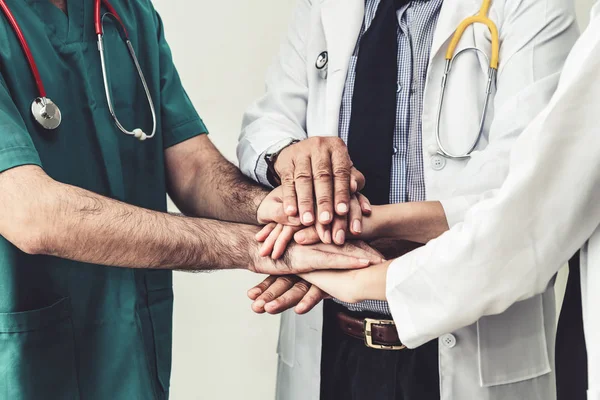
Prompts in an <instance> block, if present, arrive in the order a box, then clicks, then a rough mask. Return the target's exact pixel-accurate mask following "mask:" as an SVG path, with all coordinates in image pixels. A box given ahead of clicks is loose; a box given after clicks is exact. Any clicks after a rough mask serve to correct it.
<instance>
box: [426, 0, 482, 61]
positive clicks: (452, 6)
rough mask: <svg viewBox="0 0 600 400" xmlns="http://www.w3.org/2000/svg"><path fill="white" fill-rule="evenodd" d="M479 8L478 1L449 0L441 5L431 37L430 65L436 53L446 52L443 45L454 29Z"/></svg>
mask: <svg viewBox="0 0 600 400" xmlns="http://www.w3.org/2000/svg"><path fill="white" fill-rule="evenodd" d="M480 6H481V4H480V3H479V1H478V0H451V1H444V2H443V3H442V9H441V11H440V16H439V18H438V22H437V27H436V29H435V33H434V35H433V43H432V45H431V55H430V63H431V60H433V58H434V57H435V56H436V55H437V53H438V52H440V51H444V52H446V46H444V43H446V42H448V40H449V39H450V38H451V37H452V35H454V32H455V31H456V28H457V27H458V25H459V24H460V23H461V22H462V20H463V19H465V18H467V17H470V16H472V15H475V14H477V12H478V11H479V8H480ZM444 55H445V54H444Z"/></svg>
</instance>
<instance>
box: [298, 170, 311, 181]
mask: <svg viewBox="0 0 600 400" xmlns="http://www.w3.org/2000/svg"><path fill="white" fill-rule="evenodd" d="M294 180H295V181H296V182H307V181H310V180H312V176H311V174H310V172H309V171H306V170H302V171H296V173H295V175H294Z"/></svg>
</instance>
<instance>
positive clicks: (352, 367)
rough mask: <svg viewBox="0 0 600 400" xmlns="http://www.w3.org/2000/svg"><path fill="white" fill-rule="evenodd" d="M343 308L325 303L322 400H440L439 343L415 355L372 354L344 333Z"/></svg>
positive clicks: (379, 351)
mask: <svg viewBox="0 0 600 400" xmlns="http://www.w3.org/2000/svg"><path fill="white" fill-rule="evenodd" d="M340 309H342V308H341V306H339V305H337V304H335V303H333V302H332V301H326V302H325V314H324V322H323V351H322V360H321V400H439V398H440V391H439V386H440V385H439V372H438V342H437V340H434V341H432V342H430V343H428V344H426V345H424V346H421V347H419V348H418V349H415V350H409V349H405V350H400V351H387V350H376V349H370V348H368V347H366V346H365V344H364V343H363V342H362V341H360V340H358V339H355V338H352V337H350V336H347V335H346V334H344V333H343V332H342V331H341V330H340V328H339V327H338V326H337V324H336V320H335V313H336V311H338V310H340ZM344 310H345V309H344ZM345 312H347V310H345ZM350 314H352V315H353V316H356V317H359V318H365V317H369V318H378V319H390V317H385V316H381V315H374V314H371V313H369V314H365V315H361V314H355V313H350Z"/></svg>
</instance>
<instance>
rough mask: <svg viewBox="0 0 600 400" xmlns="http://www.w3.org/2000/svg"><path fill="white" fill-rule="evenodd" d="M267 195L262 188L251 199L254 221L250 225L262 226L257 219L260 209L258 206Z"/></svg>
mask: <svg viewBox="0 0 600 400" xmlns="http://www.w3.org/2000/svg"><path fill="white" fill-rule="evenodd" d="M268 195H269V191H268V190H266V189H264V188H261V189H260V190H258V191H257V193H256V195H255V196H254V198H253V199H252V203H253V205H254V208H253V210H254V221H252V224H255V225H263V224H261V222H260V218H259V217H258V210H259V209H260V205H261V204H262V202H263V201H264V200H265V199H266V198H267V196H268Z"/></svg>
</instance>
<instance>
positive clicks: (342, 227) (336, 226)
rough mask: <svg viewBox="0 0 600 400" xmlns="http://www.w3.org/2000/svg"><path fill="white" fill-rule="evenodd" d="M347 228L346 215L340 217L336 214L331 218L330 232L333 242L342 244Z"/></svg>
mask: <svg viewBox="0 0 600 400" xmlns="http://www.w3.org/2000/svg"><path fill="white" fill-rule="evenodd" d="M347 230H348V217H347V216H344V217H340V216H338V215H336V216H335V218H334V219H333V224H331V232H332V234H333V243H335V244H337V245H342V244H344V243H345V242H346V231H347Z"/></svg>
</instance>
